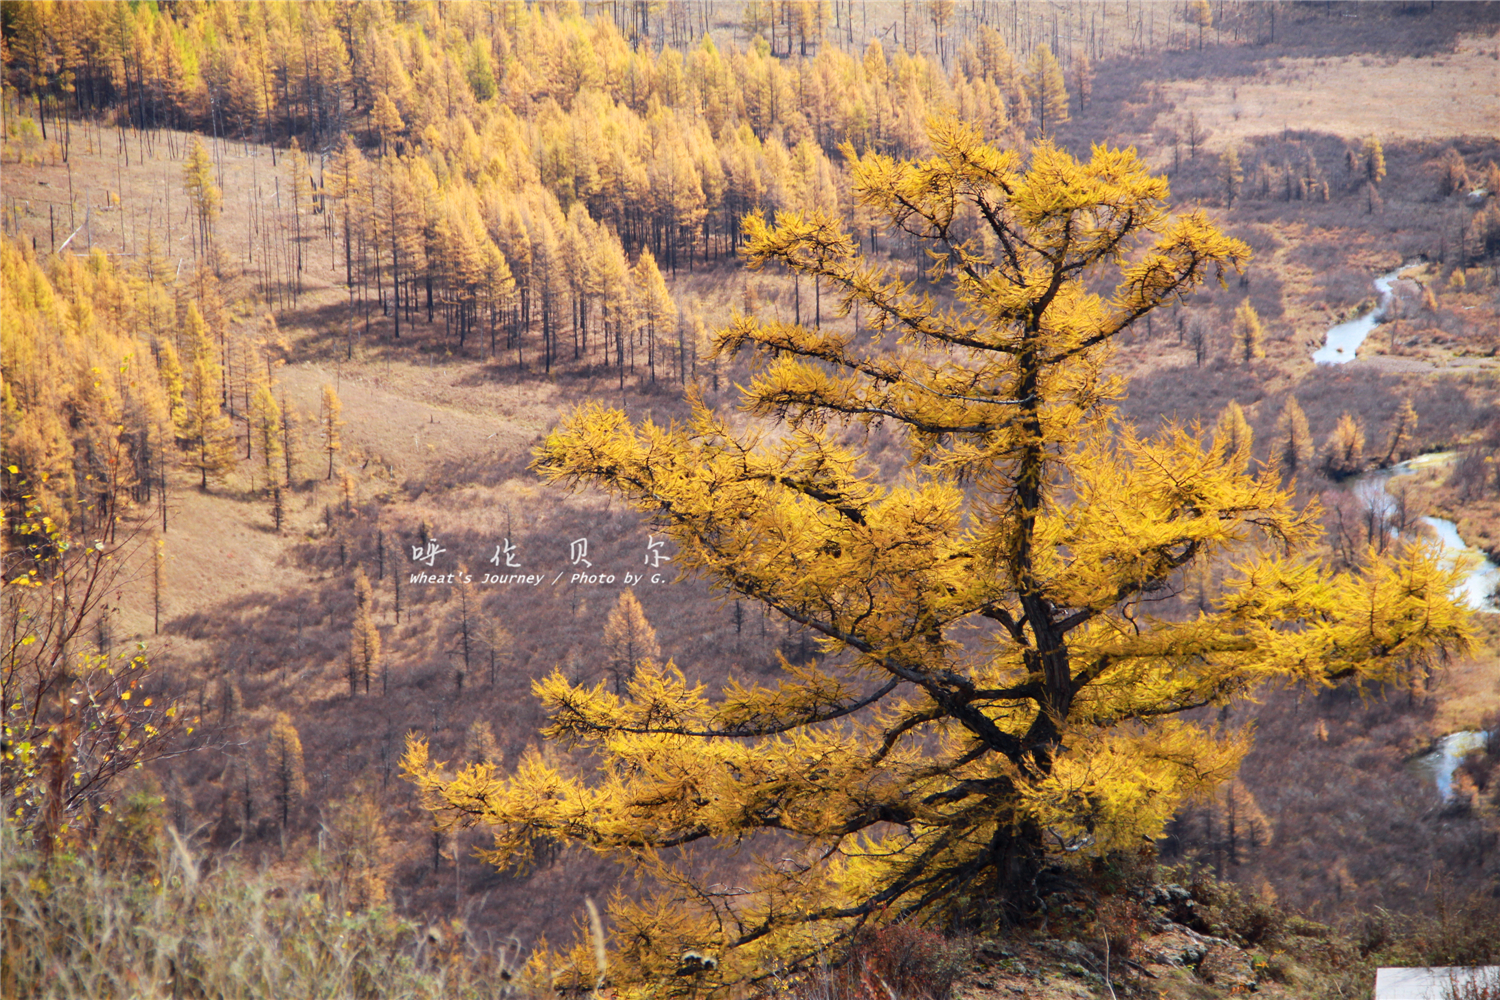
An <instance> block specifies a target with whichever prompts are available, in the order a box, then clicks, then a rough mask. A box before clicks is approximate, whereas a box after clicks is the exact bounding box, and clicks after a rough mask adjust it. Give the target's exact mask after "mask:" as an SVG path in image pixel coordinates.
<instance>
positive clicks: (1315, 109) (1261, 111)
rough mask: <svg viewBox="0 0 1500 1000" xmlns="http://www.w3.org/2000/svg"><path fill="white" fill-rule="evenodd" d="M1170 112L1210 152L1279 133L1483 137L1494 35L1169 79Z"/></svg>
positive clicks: (1498, 72)
mask: <svg viewBox="0 0 1500 1000" xmlns="http://www.w3.org/2000/svg"><path fill="white" fill-rule="evenodd" d="M1162 89H1163V91H1164V96H1165V97H1166V99H1167V100H1169V101H1171V102H1172V103H1173V104H1175V105H1176V113H1177V114H1178V115H1186V114H1190V113H1196V114H1197V115H1198V116H1199V118H1200V120H1201V121H1202V122H1203V124H1204V126H1205V127H1206V128H1207V129H1208V130H1209V131H1210V132H1211V133H1212V134H1211V135H1210V136H1209V139H1208V148H1209V149H1210V150H1213V151H1214V152H1218V151H1219V150H1222V149H1224V148H1225V147H1227V146H1230V145H1234V144H1237V143H1240V142H1243V141H1244V140H1246V139H1249V138H1251V137H1253V136H1259V135H1267V134H1270V133H1274V132H1281V131H1283V130H1292V131H1308V132H1314V131H1316V132H1329V133H1332V134H1333V135H1338V136H1343V137H1345V138H1349V139H1362V138H1364V137H1365V136H1369V135H1375V136H1379V137H1380V139H1381V140H1382V141H1383V142H1389V141H1391V140H1400V139H1407V140H1417V141H1424V142H1443V141H1448V140H1451V139H1453V138H1455V137H1458V136H1465V135H1474V136H1492V135H1493V134H1494V133H1495V130H1496V128H1497V123H1500V39H1497V38H1495V37H1494V36H1493V35H1484V36H1468V37H1463V38H1461V39H1459V41H1458V44H1457V45H1456V47H1455V48H1454V50H1453V51H1451V52H1444V53H1441V54H1433V55H1423V56H1395V55H1346V56H1325V57H1310V56H1307V57H1285V58H1278V59H1275V60H1274V61H1273V62H1272V63H1271V64H1270V66H1269V67H1268V68H1267V69H1266V70H1265V71H1264V72H1262V73H1261V74H1259V75H1257V76H1255V77H1253V78H1250V79H1238V78H1236V79H1227V80H1226V79H1214V78H1212V77H1209V78H1206V79H1201V80H1191V81H1189V80H1175V81H1172V82H1170V83H1167V84H1166V85H1164V86H1163V88H1162Z"/></svg>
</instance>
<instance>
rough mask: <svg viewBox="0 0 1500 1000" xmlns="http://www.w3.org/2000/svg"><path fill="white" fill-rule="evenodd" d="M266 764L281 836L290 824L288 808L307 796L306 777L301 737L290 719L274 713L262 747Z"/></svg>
mask: <svg viewBox="0 0 1500 1000" xmlns="http://www.w3.org/2000/svg"><path fill="white" fill-rule="evenodd" d="M266 758H267V762H268V764H269V768H268V771H267V776H268V777H269V779H270V781H271V798H272V799H273V800H274V801H275V802H276V806H277V808H278V809H279V810H280V812H281V831H282V835H283V836H285V834H286V828H287V824H288V823H289V822H290V821H291V815H292V807H293V806H295V805H296V804H297V803H298V802H300V801H301V800H302V797H303V796H304V795H306V794H307V775H306V773H305V770H304V767H303V763H302V736H301V734H299V733H298V732H297V727H296V726H294V725H292V717H291V716H290V715H288V714H287V713H285V712H278V713H276V722H275V723H274V724H273V725H272V726H271V736H270V739H269V741H268V742H267V745H266Z"/></svg>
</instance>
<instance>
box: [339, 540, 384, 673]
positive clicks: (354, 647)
mask: <svg viewBox="0 0 1500 1000" xmlns="http://www.w3.org/2000/svg"><path fill="white" fill-rule="evenodd" d="M379 661H380V629H379V628H377V627H376V625H375V598H374V594H373V591H372V590H371V589H370V578H369V577H368V576H366V575H365V568H364V567H363V566H356V567H355V569H354V622H353V624H352V625H351V626H350V629H349V668H348V675H349V694H350V695H351V696H352V695H355V694H358V693H359V688H360V685H361V683H363V686H364V689H365V694H369V693H370V675H371V674H373V673H374V672H375V665H376V664H377V663H378V662H379ZM380 693H381V694H385V684H384V681H382V683H381V691H380Z"/></svg>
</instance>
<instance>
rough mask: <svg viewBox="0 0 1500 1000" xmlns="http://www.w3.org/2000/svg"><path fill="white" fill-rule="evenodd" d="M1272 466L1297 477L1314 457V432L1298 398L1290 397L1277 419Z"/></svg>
mask: <svg viewBox="0 0 1500 1000" xmlns="http://www.w3.org/2000/svg"><path fill="white" fill-rule="evenodd" d="M1273 449H1274V450H1273V453H1272V455H1271V464H1272V465H1273V466H1279V467H1280V468H1282V469H1284V470H1286V474H1287V475H1289V476H1295V475H1296V474H1297V473H1298V472H1300V471H1301V470H1302V469H1303V468H1304V467H1305V466H1306V465H1307V463H1308V460H1309V459H1311V458H1312V456H1313V439H1312V431H1311V430H1310V429H1308V426H1307V414H1306V413H1303V412H1302V404H1301V403H1299V402H1297V397H1296V396H1291V395H1288V396H1287V397H1286V403H1285V404H1284V405H1283V406H1282V408H1281V416H1279V417H1277V418H1276V442H1275V444H1274V446H1273Z"/></svg>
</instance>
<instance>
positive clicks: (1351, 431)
mask: <svg viewBox="0 0 1500 1000" xmlns="http://www.w3.org/2000/svg"><path fill="white" fill-rule="evenodd" d="M1364 452H1365V432H1364V431H1363V430H1361V429H1360V426H1359V422H1358V421H1357V420H1355V419H1354V415H1353V414H1352V413H1350V412H1349V411H1348V410H1345V411H1344V412H1343V413H1342V414H1341V415H1340V416H1339V422H1338V424H1337V425H1336V426H1335V427H1334V428H1333V433H1332V434H1331V435H1329V437H1328V445H1327V450H1326V452H1325V455H1324V460H1323V461H1324V465H1325V467H1326V468H1327V469H1328V472H1329V474H1330V475H1332V476H1333V477H1334V478H1336V479H1342V478H1343V477H1345V476H1352V475H1354V474H1355V473H1356V472H1359V471H1360V470H1361V469H1363V468H1364V465H1365V458H1364Z"/></svg>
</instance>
